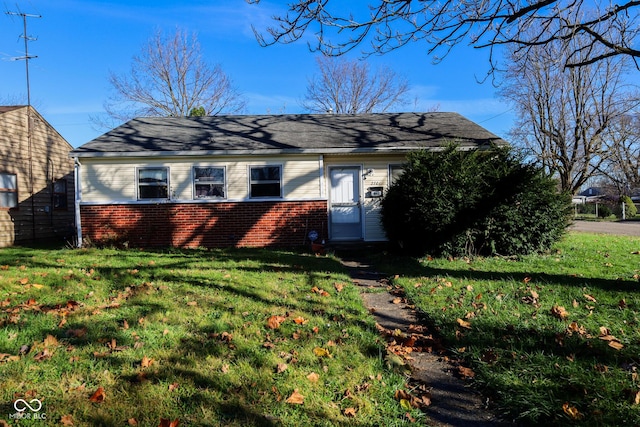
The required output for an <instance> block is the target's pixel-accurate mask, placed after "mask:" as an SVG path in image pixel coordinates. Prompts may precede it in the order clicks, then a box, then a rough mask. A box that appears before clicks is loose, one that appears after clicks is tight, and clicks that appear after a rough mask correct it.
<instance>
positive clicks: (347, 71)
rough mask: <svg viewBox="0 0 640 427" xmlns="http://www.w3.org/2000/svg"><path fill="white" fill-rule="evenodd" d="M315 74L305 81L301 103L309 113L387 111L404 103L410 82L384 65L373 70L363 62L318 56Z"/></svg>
mask: <svg viewBox="0 0 640 427" xmlns="http://www.w3.org/2000/svg"><path fill="white" fill-rule="evenodd" d="M316 62H317V64H318V73H317V74H316V75H315V76H313V78H310V79H309V81H308V83H307V92H306V95H305V99H304V100H303V102H302V105H303V107H304V108H306V109H307V110H309V111H311V112H316V113H324V112H327V111H331V112H334V113H336V114H358V113H372V112H386V111H389V110H390V109H392V108H393V107H396V106H400V105H402V104H405V103H406V99H405V97H406V95H407V92H408V91H409V83H408V81H407V79H406V78H404V77H402V76H401V75H399V74H397V73H396V72H395V71H393V70H391V69H390V68H387V67H381V68H379V69H378V70H377V71H375V72H372V71H371V70H370V68H369V64H368V63H367V62H365V61H357V60H346V59H337V58H331V57H326V56H320V57H318V58H317V59H316Z"/></svg>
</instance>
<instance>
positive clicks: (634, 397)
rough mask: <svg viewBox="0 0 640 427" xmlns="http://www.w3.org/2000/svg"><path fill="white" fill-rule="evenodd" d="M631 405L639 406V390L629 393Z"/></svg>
mask: <svg viewBox="0 0 640 427" xmlns="http://www.w3.org/2000/svg"><path fill="white" fill-rule="evenodd" d="M631 404H632V405H640V390H636V391H632V392H631Z"/></svg>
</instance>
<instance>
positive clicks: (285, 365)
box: [276, 363, 289, 374]
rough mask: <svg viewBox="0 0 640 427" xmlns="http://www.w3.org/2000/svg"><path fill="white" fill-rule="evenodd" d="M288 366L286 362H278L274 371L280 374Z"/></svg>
mask: <svg viewBox="0 0 640 427" xmlns="http://www.w3.org/2000/svg"><path fill="white" fill-rule="evenodd" d="M288 367H289V365H287V364H286V363H278V365H277V366H276V373H278V374H281V373H283V372H284V371H286V370H287V368H288Z"/></svg>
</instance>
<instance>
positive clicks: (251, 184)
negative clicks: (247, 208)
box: [248, 164, 284, 200]
mask: <svg viewBox="0 0 640 427" xmlns="http://www.w3.org/2000/svg"><path fill="white" fill-rule="evenodd" d="M258 168H260V169H262V168H278V171H279V177H278V180H277V181H276V180H261V181H260V180H253V179H252V176H251V172H252V170H253V169H258ZM283 170H284V168H283V166H282V164H267V165H249V166H248V181H249V189H248V190H249V198H250V199H258V200H260V199H281V198H282V187H283V185H282V177H283ZM276 182H277V183H278V186H279V189H280V191H279V194H278V195H277V196H272V195H268V196H254V195H253V194H252V191H251V189H252V186H253V185H256V184H260V183H261V184H274V183H276Z"/></svg>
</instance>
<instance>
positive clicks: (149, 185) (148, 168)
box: [136, 166, 171, 201]
mask: <svg viewBox="0 0 640 427" xmlns="http://www.w3.org/2000/svg"><path fill="white" fill-rule="evenodd" d="M145 170H164V171H165V173H166V175H167V182H166V183H165V184H156V183H148V182H144V183H141V182H140V173H141V172H142V171H145ZM170 181H171V174H170V170H169V167H168V166H141V167H138V168H136V193H137V196H138V200H142V201H146V200H169V199H170V198H171V186H170V184H171V182H170ZM140 187H167V196H166V197H141V194H140Z"/></svg>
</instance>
